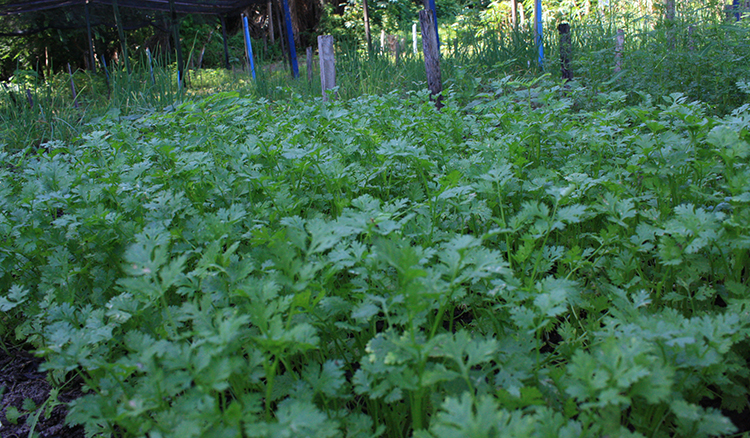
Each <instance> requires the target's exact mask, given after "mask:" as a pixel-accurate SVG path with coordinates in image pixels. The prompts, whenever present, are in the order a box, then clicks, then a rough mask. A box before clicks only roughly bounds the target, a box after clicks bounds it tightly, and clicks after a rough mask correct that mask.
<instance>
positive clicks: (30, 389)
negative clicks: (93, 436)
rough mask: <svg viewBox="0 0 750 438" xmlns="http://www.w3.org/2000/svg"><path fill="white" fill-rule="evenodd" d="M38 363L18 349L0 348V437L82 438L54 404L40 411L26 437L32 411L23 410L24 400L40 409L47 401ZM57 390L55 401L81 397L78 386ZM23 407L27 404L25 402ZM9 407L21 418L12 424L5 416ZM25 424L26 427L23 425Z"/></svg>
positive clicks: (80, 430) (43, 375)
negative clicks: (68, 424) (50, 408)
mask: <svg viewBox="0 0 750 438" xmlns="http://www.w3.org/2000/svg"><path fill="white" fill-rule="evenodd" d="M41 363H42V360H41V359H40V358H38V357H35V356H34V355H33V354H31V353H29V352H27V351H24V350H21V349H10V350H8V351H5V350H4V349H0V393H1V394H2V395H1V397H2V399H1V401H0V438H22V437H23V438H26V437H29V436H38V437H40V438H79V437H83V436H84V433H83V428H81V427H70V426H67V425H66V424H65V415H66V414H67V410H66V409H65V406H64V405H61V404H58V405H56V406H55V407H54V408H53V409H52V410H51V412H48V411H49V409H44V410H43V411H42V412H41V414H39V415H38V420H37V422H36V425H35V427H34V430H33V434H31V435H30V432H31V430H30V429H31V427H30V424H31V423H32V422H33V421H32V418H33V417H34V416H36V412H35V411H32V412H30V413H29V412H27V411H26V410H24V409H23V408H24V401H25V400H27V399H28V400H31V401H33V402H34V405H36V406H38V407H42V406H43V405H44V404H45V402H47V399H48V398H49V393H50V390H51V389H52V385H50V383H49V382H48V381H47V375H46V373H42V372H40V371H39V365H40V364H41ZM72 386H73V388H70V389H67V388H66V389H63V390H61V391H60V394H59V396H58V400H59V401H60V402H63V403H65V402H68V401H70V400H73V399H75V398H77V397H80V396H81V395H82V393H81V390H80V384H78V385H72ZM26 405H27V407H28V406H29V402H26ZM10 406H13V407H15V408H16V409H18V411H19V412H20V413H22V414H24V415H21V416H20V417H19V418H18V419H16V420H15V422H13V421H10V420H9V419H8V418H7V417H6V412H7V409H8V407H10ZM27 423H29V424H27Z"/></svg>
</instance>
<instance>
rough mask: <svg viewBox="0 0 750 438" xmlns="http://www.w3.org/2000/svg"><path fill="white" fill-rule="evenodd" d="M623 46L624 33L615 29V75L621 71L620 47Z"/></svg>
mask: <svg viewBox="0 0 750 438" xmlns="http://www.w3.org/2000/svg"><path fill="white" fill-rule="evenodd" d="M624 45H625V31H624V30H622V29H617V39H616V40H615V73H619V72H620V71H621V70H622V47H623V46H624Z"/></svg>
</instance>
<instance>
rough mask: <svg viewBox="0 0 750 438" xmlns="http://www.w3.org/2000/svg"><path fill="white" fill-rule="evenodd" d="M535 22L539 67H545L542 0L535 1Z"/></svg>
mask: <svg viewBox="0 0 750 438" xmlns="http://www.w3.org/2000/svg"><path fill="white" fill-rule="evenodd" d="M534 22H535V26H534V28H535V32H534V34H535V36H536V45H537V48H538V49H539V61H538V62H539V67H540V68H544V38H542V37H543V35H544V27H543V26H544V24H543V23H542V0H536V1H535V2H534Z"/></svg>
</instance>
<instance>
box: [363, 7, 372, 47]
mask: <svg viewBox="0 0 750 438" xmlns="http://www.w3.org/2000/svg"><path fill="white" fill-rule="evenodd" d="M362 12H363V13H364V14H365V17H364V18H365V39H366V40H367V53H372V37H371V36H370V8H369V7H368V6H367V0H362Z"/></svg>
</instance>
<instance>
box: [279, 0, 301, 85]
mask: <svg viewBox="0 0 750 438" xmlns="http://www.w3.org/2000/svg"><path fill="white" fill-rule="evenodd" d="M282 5H283V8H284V21H285V22H286V38H287V40H288V41H289V61H290V63H291V64H292V76H293V77H294V79H297V78H299V65H298V64H297V49H296V48H295V46H294V29H293V28H292V12H291V11H290V10H289V1H288V0H282Z"/></svg>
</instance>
